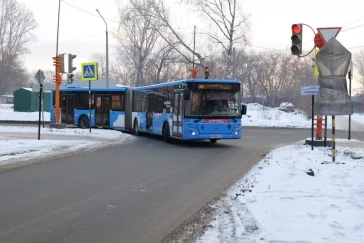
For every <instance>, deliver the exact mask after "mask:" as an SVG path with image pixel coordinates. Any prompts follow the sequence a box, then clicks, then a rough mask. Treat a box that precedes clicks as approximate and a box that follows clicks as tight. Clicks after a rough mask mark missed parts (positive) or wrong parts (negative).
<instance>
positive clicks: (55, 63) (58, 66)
mask: <svg viewBox="0 0 364 243" xmlns="http://www.w3.org/2000/svg"><path fill="white" fill-rule="evenodd" d="M52 58H53V66H55V67H56V75H57V74H58V73H60V72H61V68H62V61H61V58H60V56H57V57H52Z"/></svg>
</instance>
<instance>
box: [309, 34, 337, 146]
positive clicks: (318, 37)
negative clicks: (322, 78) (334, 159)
mask: <svg viewBox="0 0 364 243" xmlns="http://www.w3.org/2000/svg"><path fill="white" fill-rule="evenodd" d="M340 30H341V27H325V28H317V33H316V34H315V37H314V43H315V46H316V47H317V48H318V49H319V50H321V49H322V48H323V47H324V46H325V45H326V43H327V42H328V41H329V40H330V39H331V38H336V37H337V35H338V34H339V32H340ZM316 54H317V52H316V53H315V59H316ZM314 75H315V76H316V75H317V77H319V75H320V74H319V72H318V68H317V65H316V60H315V67H314ZM326 120H327V117H326V116H325V121H326ZM316 127H317V133H316V138H317V139H322V116H317V124H316ZM324 144H325V146H326V122H325V143H324Z"/></svg>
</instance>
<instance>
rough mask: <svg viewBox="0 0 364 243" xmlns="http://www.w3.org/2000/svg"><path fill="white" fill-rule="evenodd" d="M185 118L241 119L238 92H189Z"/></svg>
mask: <svg viewBox="0 0 364 243" xmlns="http://www.w3.org/2000/svg"><path fill="white" fill-rule="evenodd" d="M185 116H186V117H241V111H240V105H239V92H235V91H224V90H221V91H216V90H214V91H201V90H198V91H191V96H190V100H189V101H187V102H186V109H185Z"/></svg>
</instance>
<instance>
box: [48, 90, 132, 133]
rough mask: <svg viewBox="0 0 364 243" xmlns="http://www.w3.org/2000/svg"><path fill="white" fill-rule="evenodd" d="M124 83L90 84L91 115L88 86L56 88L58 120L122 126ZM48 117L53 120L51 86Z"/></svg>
mask: <svg viewBox="0 0 364 243" xmlns="http://www.w3.org/2000/svg"><path fill="white" fill-rule="evenodd" d="M127 89H128V88H127V87H118V88H91V119H90V117H89V90H88V87H67V88H60V106H61V123H64V124H73V125H75V126H78V127H80V128H88V127H89V122H90V120H91V126H92V127H103V128H113V129H118V130H124V129H125V110H124V107H125V92H126V90H127ZM51 101H52V102H51V107H50V114H51V116H50V120H51V123H55V112H54V111H55V90H54V89H53V90H52V92H51Z"/></svg>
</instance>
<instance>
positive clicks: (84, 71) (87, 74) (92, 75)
mask: <svg viewBox="0 0 364 243" xmlns="http://www.w3.org/2000/svg"><path fill="white" fill-rule="evenodd" d="M97 74H98V65H97V62H86V63H81V80H82V81H88V107H89V119H88V120H89V121H88V122H89V128H90V132H91V123H92V119H91V81H96V80H97V79H98V77H97Z"/></svg>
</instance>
